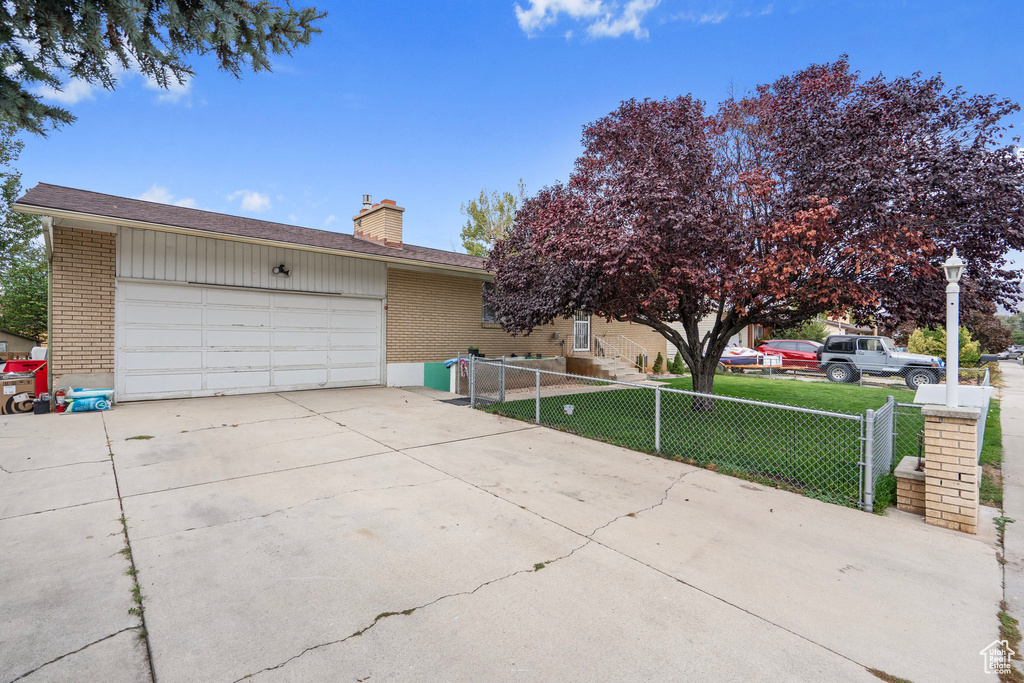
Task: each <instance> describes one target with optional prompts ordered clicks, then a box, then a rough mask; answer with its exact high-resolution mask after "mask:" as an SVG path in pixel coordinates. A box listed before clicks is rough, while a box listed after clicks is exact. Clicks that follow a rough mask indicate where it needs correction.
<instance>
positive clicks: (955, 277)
mask: <svg viewBox="0 0 1024 683" xmlns="http://www.w3.org/2000/svg"><path fill="white" fill-rule="evenodd" d="M966 266H967V264H965V263H964V262H963V260H961V258H960V257H959V256H957V253H956V249H954V250H953V255H952V256H950V257H949V258H948V259H946V262H945V263H943V264H942V270H944V271H946V282H948V283H950V284H954V283H957V282H960V277H961V276H962V275H963V274H964V268H966Z"/></svg>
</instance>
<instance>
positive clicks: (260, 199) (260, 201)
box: [227, 190, 270, 213]
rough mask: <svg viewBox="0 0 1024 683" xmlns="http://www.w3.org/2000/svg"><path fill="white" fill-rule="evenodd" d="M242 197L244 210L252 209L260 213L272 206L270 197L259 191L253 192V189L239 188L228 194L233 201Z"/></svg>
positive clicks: (229, 199) (230, 200)
mask: <svg viewBox="0 0 1024 683" xmlns="http://www.w3.org/2000/svg"><path fill="white" fill-rule="evenodd" d="M239 197H241V199H242V210H243V211H252V212H253V213H260V212H262V211H267V210H268V209H269V208H270V197H269V196H268V195H265V194H260V193H259V192H253V191H252V190H238V191H237V192H232V193H231V194H229V195H228V197H227V199H228V201H229V202H233V201H235V200H236V199H238V198H239Z"/></svg>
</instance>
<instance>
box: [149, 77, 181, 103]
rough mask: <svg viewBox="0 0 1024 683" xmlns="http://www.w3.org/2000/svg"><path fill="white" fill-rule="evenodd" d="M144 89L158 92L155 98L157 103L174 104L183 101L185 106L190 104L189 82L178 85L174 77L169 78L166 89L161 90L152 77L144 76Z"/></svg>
mask: <svg viewBox="0 0 1024 683" xmlns="http://www.w3.org/2000/svg"><path fill="white" fill-rule="evenodd" d="M146 87H147V88H149V89H150V90H156V91H159V93H160V94H159V95H157V97H156V101H157V102H169V103H171V104H176V103H178V102H181V101H182V100H183V99H184V100H185V102H184V103H185V104H189V105H190V104H191V98H190V96H191V94H192V81H191V80H187V81H185V82H184V83H178V81H176V80H175V79H174V77H171V78H170V79H169V80H168V81H167V87H166V88H161V87H160V84H159V83H157V82H156V79H155V78H153V77H152V76H146Z"/></svg>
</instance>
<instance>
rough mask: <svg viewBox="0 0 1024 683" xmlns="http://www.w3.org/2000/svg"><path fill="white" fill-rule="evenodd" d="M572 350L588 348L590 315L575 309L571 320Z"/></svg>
mask: <svg viewBox="0 0 1024 683" xmlns="http://www.w3.org/2000/svg"><path fill="white" fill-rule="evenodd" d="M572 350H573V351H589V350H590V316H589V315H587V314H586V313H584V312H583V311H577V313H576V315H575V316H573V321H572Z"/></svg>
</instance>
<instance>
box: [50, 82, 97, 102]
mask: <svg viewBox="0 0 1024 683" xmlns="http://www.w3.org/2000/svg"><path fill="white" fill-rule="evenodd" d="M95 90H96V86H94V85H92V84H90V83H86V82H85V81H80V80H78V79H77V78H76V79H72V80H71V81H69V82H68V84H67V85H65V86H64V88H63V89H61V90H57V89H56V88H51V87H50V86H48V85H47V86H42V87H39V88H36V89H35V93H36V94H37V95H39V96H40V97H42V98H43V99H46V100H51V101H53V102H57V103H58V104H78V103H79V102H81V101H82V100H91V99H92V98H93V92H94V91H95Z"/></svg>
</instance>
